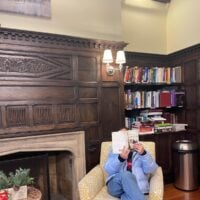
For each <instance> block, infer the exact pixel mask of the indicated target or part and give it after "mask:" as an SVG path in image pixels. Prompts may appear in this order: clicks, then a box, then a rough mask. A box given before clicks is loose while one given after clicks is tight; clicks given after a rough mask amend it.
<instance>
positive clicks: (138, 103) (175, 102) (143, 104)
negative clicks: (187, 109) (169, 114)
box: [124, 89, 185, 109]
mask: <svg viewBox="0 0 200 200" xmlns="http://www.w3.org/2000/svg"><path fill="white" fill-rule="evenodd" d="M124 100H125V109H136V108H162V107H182V106H184V103H185V91H183V90H181V91H176V90H160V91H135V92H132V91H131V90H130V89H129V90H126V92H125V93H124Z"/></svg>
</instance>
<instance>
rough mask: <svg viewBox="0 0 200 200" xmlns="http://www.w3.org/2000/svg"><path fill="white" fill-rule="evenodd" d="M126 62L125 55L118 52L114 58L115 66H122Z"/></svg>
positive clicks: (122, 52)
mask: <svg viewBox="0 0 200 200" xmlns="http://www.w3.org/2000/svg"><path fill="white" fill-rule="evenodd" d="M125 62H126V58H125V53H124V51H118V52H117V57H116V63H117V64H124V63H125Z"/></svg>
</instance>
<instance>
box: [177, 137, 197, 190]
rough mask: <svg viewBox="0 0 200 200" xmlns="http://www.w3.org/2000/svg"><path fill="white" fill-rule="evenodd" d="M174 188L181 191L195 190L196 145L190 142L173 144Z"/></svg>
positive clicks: (178, 141)
mask: <svg viewBox="0 0 200 200" xmlns="http://www.w3.org/2000/svg"><path fill="white" fill-rule="evenodd" d="M173 168H174V186H175V187H176V188H178V189H181V190H187V191H190V190H196V189H198V187H199V184H198V145H197V143H195V142H192V141H191V140H177V141H176V142H175V143H174V144H173Z"/></svg>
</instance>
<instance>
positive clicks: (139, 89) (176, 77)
mask: <svg viewBox="0 0 200 200" xmlns="http://www.w3.org/2000/svg"><path fill="white" fill-rule="evenodd" d="M124 101H125V107H124V109H125V126H126V127H127V128H129V129H130V128H131V127H132V124H133V123H135V122H137V120H138V119H139V120H141V117H140V113H141V112H143V111H144V110H162V112H163V113H164V114H166V115H165V116H166V117H167V122H169V123H176V122H177V113H178V112H181V110H183V108H184V105H185V90H184V86H183V80H182V68H181V66H177V67H167V68H165V67H138V66H137V67H130V68H129V67H127V68H126V71H125V74H124ZM164 114H163V115H164Z"/></svg>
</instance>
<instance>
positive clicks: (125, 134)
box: [112, 129, 139, 154]
mask: <svg viewBox="0 0 200 200" xmlns="http://www.w3.org/2000/svg"><path fill="white" fill-rule="evenodd" d="M135 142H139V130H138V129H132V130H120V131H117V132H112V150H113V153H115V154H119V153H120V151H121V150H122V149H123V147H129V146H130V144H131V143H135Z"/></svg>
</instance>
